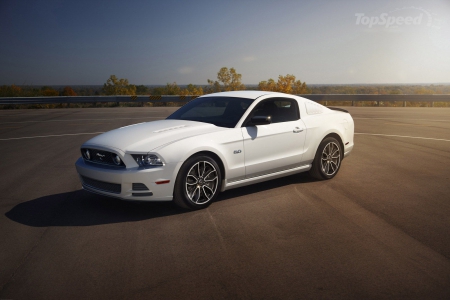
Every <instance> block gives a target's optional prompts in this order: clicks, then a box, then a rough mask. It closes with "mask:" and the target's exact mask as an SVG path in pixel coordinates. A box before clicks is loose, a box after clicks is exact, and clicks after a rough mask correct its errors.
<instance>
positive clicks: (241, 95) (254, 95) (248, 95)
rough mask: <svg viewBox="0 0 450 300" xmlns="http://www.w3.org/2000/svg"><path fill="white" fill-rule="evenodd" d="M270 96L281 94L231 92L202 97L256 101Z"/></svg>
mask: <svg viewBox="0 0 450 300" xmlns="http://www.w3.org/2000/svg"><path fill="white" fill-rule="evenodd" d="M268 94H279V93H275V92H268V91H231V92H221V93H213V94H207V95H203V96H202V97H236V98H248V99H256V98H258V97H261V96H264V95H268Z"/></svg>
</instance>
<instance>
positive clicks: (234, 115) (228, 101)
mask: <svg viewBox="0 0 450 300" xmlns="http://www.w3.org/2000/svg"><path fill="white" fill-rule="evenodd" d="M253 101H254V100H253V99H247V98H237V97H201V98H197V99H194V100H192V101H190V102H189V103H187V104H186V105H184V106H183V107H181V108H180V109H179V110H177V111H176V112H174V113H173V114H171V115H170V116H168V117H167V119H175V120H188V121H197V122H204V123H210V124H214V125H216V126H220V127H228V128H234V127H235V126H236V124H237V122H239V120H240V119H241V117H242V115H243V114H244V112H245V111H246V110H247V108H248V107H249V106H250V104H252V102H253Z"/></svg>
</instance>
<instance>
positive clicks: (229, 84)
mask: <svg viewBox="0 0 450 300" xmlns="http://www.w3.org/2000/svg"><path fill="white" fill-rule="evenodd" d="M241 80H242V74H239V73H237V72H236V70H235V69H234V68H230V69H229V70H228V68H227V67H223V68H221V69H220V70H219V72H218V73H217V80H216V81H213V80H211V79H208V84H209V90H210V91H211V92H221V91H239V90H245V85H244V84H242V82H241Z"/></svg>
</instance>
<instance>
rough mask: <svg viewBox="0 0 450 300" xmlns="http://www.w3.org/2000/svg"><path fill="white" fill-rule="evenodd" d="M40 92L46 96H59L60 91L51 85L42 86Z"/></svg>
mask: <svg viewBox="0 0 450 300" xmlns="http://www.w3.org/2000/svg"><path fill="white" fill-rule="evenodd" d="M39 94H40V95H41V96H46V97H53V96H59V92H58V91H57V90H55V89H53V88H51V87H49V86H43V87H41V90H40V92H39Z"/></svg>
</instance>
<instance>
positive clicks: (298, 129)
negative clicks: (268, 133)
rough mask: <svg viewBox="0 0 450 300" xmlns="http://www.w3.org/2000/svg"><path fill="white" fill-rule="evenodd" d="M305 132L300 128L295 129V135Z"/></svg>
mask: <svg viewBox="0 0 450 300" xmlns="http://www.w3.org/2000/svg"><path fill="white" fill-rule="evenodd" d="M302 131H303V129H300V127H295V128H294V133H299V132H302Z"/></svg>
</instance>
